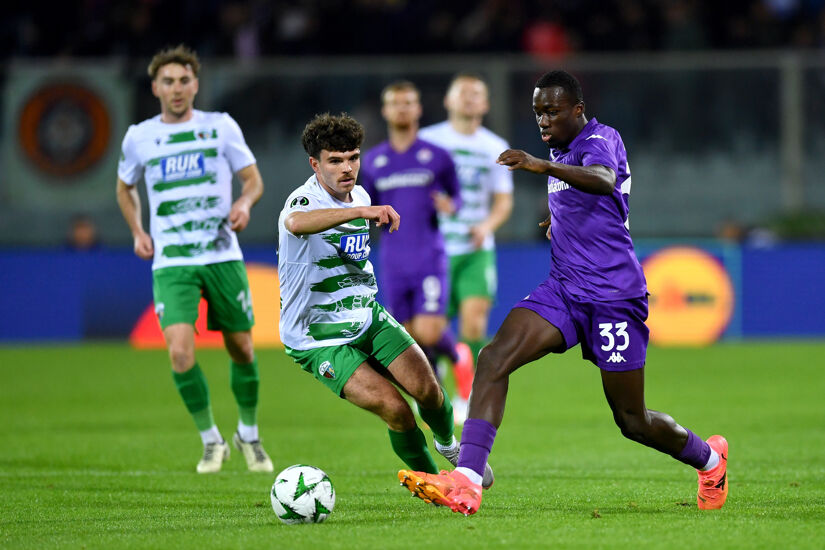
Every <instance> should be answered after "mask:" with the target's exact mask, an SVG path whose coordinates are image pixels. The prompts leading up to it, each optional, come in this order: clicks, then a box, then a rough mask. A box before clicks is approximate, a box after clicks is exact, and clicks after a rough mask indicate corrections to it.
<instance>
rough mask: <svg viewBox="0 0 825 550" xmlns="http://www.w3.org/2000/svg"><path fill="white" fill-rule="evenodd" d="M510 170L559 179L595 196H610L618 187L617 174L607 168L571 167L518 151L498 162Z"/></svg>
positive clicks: (508, 152)
mask: <svg viewBox="0 0 825 550" xmlns="http://www.w3.org/2000/svg"><path fill="white" fill-rule="evenodd" d="M496 162H498V163H499V164H503V165H504V166H509V167H510V170H525V171H527V172H532V173H534V174H542V175H545V176H553V177H554V178H559V179H560V180H562V181H564V182H565V183H567V184H568V185H570V186H572V187H575V188H576V189H578V190H579V191H584V192H585V193H592V194H594V195H609V194H610V193H612V192H613V189H614V188H615V186H616V172H614V171H613V169H611V168H608V167H607V166H602V165H600V164H594V165H591V166H569V165H567V164H561V163H559V162H551V161H549V160H543V159H539V158H536V157H534V156H533V155H531V154H529V153H525V152H524V151H520V150H516V149H507V150H506V151H504V152H503V153H501V154H500V155H499V156H498V160H497V161H496Z"/></svg>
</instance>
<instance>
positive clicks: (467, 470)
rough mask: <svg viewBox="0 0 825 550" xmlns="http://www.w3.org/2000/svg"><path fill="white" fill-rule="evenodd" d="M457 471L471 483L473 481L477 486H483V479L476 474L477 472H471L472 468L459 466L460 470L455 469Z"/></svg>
mask: <svg viewBox="0 0 825 550" xmlns="http://www.w3.org/2000/svg"><path fill="white" fill-rule="evenodd" d="M455 471H456V472H460V473H462V474H464V475H465V476H467V479H469V480H470V481H472V482H473V483H475V484H476V485H481V479H482V477H481V476H480V475H478V474H477V473H476V472H475V470H471V469H470V468H464V467H462V466H459V467H458V468H456V469H455Z"/></svg>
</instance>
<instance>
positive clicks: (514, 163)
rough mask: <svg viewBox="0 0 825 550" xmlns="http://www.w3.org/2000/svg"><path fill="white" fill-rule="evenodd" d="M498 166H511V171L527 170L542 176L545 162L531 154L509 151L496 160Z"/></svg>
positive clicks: (515, 150) (516, 150) (514, 150)
mask: <svg viewBox="0 0 825 550" xmlns="http://www.w3.org/2000/svg"><path fill="white" fill-rule="evenodd" d="M496 162H497V163H498V164H503V165H504V166H509V167H510V170H526V171H528V172H534V173H536V174H540V173H542V172H543V171H544V164H545V162H544V161H543V160H540V159H537V158H536V157H534V156H533V155H531V154H529V153H525V152H524V151H522V150H520V149H507V150H506V151H504V152H503V153H501V154H500V155H499V156H498V159H497V160H496Z"/></svg>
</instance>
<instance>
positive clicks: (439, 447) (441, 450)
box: [433, 436, 458, 454]
mask: <svg viewBox="0 0 825 550" xmlns="http://www.w3.org/2000/svg"><path fill="white" fill-rule="evenodd" d="M433 443H434V444H435V450H436V451H438V452H439V453H441V454H444V451H448V450H450V449H454V448H455V447H458V441H456V439H455V436H453V442H452V443H450V444H449V445H442V444H441V443H439V442H438V441H436V440H435V439H433Z"/></svg>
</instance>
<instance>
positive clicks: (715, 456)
mask: <svg viewBox="0 0 825 550" xmlns="http://www.w3.org/2000/svg"><path fill="white" fill-rule="evenodd" d="M718 465H719V453H717V452H716V451H714V450H713V447H711V449H710V458H708V463H707V464H705V466H704V468H699V469H700V470H701V471H703V472H707V471H708V470H713V469H714V468H716V467H717V466H718Z"/></svg>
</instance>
